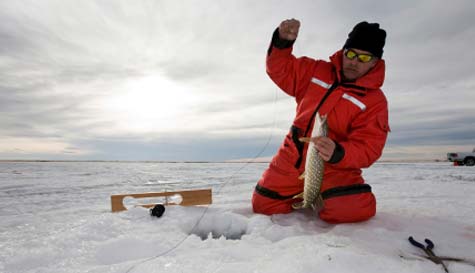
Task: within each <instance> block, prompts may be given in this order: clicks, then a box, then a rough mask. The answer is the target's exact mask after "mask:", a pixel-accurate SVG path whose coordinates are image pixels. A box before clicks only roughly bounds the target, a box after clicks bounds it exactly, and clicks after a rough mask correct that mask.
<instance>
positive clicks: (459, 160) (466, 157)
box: [447, 148, 475, 166]
mask: <svg viewBox="0 0 475 273" xmlns="http://www.w3.org/2000/svg"><path fill="white" fill-rule="evenodd" d="M447 159H448V160H449V161H451V162H454V163H455V165H466V166H474V165H475V148H474V149H473V151H472V152H471V153H469V152H456V153H448V154H447Z"/></svg>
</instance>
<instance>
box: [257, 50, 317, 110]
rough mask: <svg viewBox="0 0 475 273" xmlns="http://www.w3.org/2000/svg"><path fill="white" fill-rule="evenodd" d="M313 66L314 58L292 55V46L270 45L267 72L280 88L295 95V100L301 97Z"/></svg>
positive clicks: (308, 81)
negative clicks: (280, 47)
mask: <svg viewBox="0 0 475 273" xmlns="http://www.w3.org/2000/svg"><path fill="white" fill-rule="evenodd" d="M315 67H316V61H315V60H313V59H311V58H308V57H301V58H296V57H295V56H294V55H292V47H289V48H284V49H279V48H277V47H275V46H273V45H271V48H270V49H269V51H268V55H267V59H266V71H267V74H268V75H269V77H270V78H271V79H272V81H274V82H275V83H276V84H277V86H279V87H280V89H282V90H283V91H284V92H286V93H287V94H289V95H290V96H293V97H295V98H296V100H297V102H299V101H300V100H301V99H302V98H303V95H304V94H305V91H306V90H307V87H308V85H309V84H310V80H311V78H312V75H313V71H314V69H315Z"/></svg>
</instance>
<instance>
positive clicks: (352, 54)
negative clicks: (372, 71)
mask: <svg viewBox="0 0 475 273" xmlns="http://www.w3.org/2000/svg"><path fill="white" fill-rule="evenodd" d="M344 54H345V56H346V57H347V58H348V59H350V60H353V59H354V58H356V57H358V61H360V62H362V63H367V62H370V61H371V60H372V59H373V58H374V56H373V55H371V54H358V53H356V52H354V51H353V50H351V49H345V52H344Z"/></svg>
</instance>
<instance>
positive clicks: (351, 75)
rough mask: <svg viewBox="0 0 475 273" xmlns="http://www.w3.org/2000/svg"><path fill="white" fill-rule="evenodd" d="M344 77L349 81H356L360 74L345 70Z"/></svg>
mask: <svg viewBox="0 0 475 273" xmlns="http://www.w3.org/2000/svg"><path fill="white" fill-rule="evenodd" d="M343 76H344V77H345V80H347V81H354V80H356V79H357V78H358V73H357V72H355V71H353V70H344V71H343Z"/></svg>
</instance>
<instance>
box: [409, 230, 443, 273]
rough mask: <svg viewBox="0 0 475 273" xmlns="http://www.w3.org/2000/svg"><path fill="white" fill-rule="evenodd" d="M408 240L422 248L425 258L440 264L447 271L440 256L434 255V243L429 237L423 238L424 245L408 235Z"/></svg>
mask: <svg viewBox="0 0 475 273" xmlns="http://www.w3.org/2000/svg"><path fill="white" fill-rule="evenodd" d="M408 240H409V242H410V243H411V245H413V246H415V247H418V248H420V249H422V250H424V252H425V253H426V254H427V258H428V259H429V260H431V261H432V262H434V263H435V264H440V265H442V267H443V268H444V270H445V272H447V273H449V269H447V266H446V265H445V264H444V261H443V259H442V258H441V257H439V256H437V255H435V253H434V251H433V249H434V243H433V242H432V241H431V240H429V239H427V238H426V239H425V240H424V242H425V243H426V246H424V245H423V244H421V243H419V242H418V241H416V240H414V238H412V236H410V237H409V238H408Z"/></svg>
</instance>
